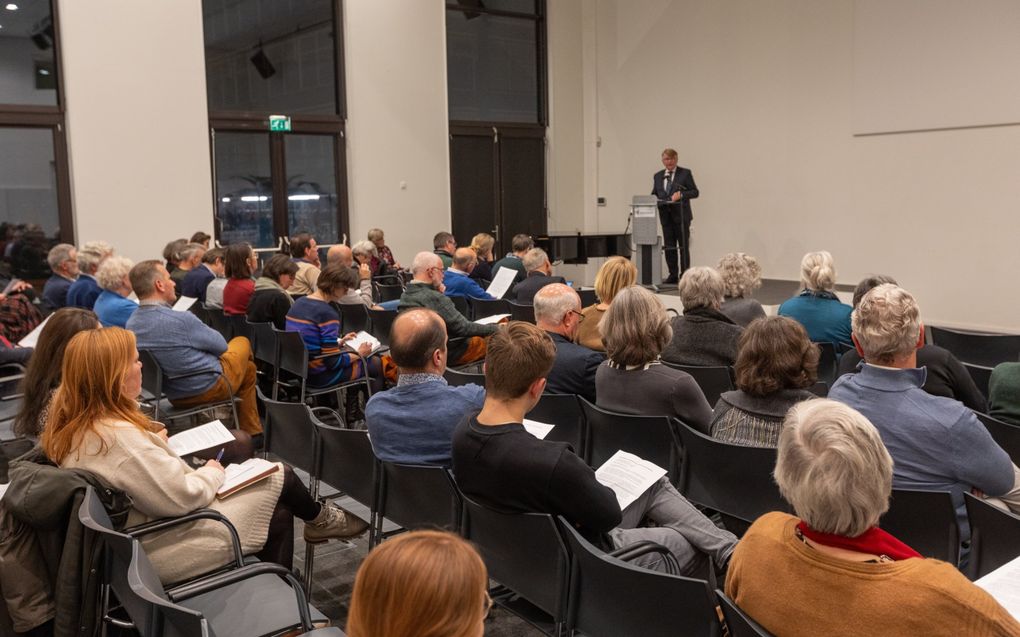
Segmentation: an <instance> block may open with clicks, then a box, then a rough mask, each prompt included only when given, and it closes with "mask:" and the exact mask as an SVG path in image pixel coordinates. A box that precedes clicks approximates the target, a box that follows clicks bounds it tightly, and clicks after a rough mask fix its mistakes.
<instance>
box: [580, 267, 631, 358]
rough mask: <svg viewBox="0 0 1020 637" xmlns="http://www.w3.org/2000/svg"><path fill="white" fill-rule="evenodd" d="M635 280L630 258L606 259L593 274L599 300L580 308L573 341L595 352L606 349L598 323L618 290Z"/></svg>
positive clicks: (628, 285)
mask: <svg viewBox="0 0 1020 637" xmlns="http://www.w3.org/2000/svg"><path fill="white" fill-rule="evenodd" d="M636 282H637V267H636V266H635V265H634V264H633V263H631V261H630V259H625V258H624V257H619V256H617V257H609V258H608V259H606V262H605V263H603V264H602V267H601V268H599V271H598V274H596V275H595V295H596V296H597V297H598V298H599V301H598V303H595V304H594V305H589V306H588V307H586V308H584V309H583V310H581V324H580V325H579V326H578V328H577V335H576V336H575V337H574V342H576V343H577V344H578V345H584V346H585V347H587V348H588V349H593V350H595V351H597V352H604V351H606V346H605V344H604V343H603V342H602V332H600V331H599V324H600V323H601V322H602V318H603V317H604V316H605V315H606V312H607V311H608V310H609V306H610V304H611V303H612V302H613V299H615V298H616V295H617V294H619V293H620V290H622V289H624V288H627V287H630V286H632V285H634V284H635V283H636Z"/></svg>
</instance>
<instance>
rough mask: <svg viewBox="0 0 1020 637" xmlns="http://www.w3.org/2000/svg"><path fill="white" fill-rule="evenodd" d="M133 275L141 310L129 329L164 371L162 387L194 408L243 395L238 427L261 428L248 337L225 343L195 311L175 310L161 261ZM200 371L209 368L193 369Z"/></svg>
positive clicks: (141, 265) (175, 401)
mask: <svg viewBox="0 0 1020 637" xmlns="http://www.w3.org/2000/svg"><path fill="white" fill-rule="evenodd" d="M129 276H130V277H131V287H132V289H134V291H135V294H137V295H138V309H137V310H135V313H134V314H132V315H131V318H130V319H128V322H127V329H129V330H131V331H132V332H134V333H135V336H136V337H137V338H138V348H139V349H144V350H147V351H148V352H149V353H150V354H152V356H153V357H154V358H155V359H156V361H157V362H158V363H159V366H160V367H161V368H162V369H163V372H164V373H165V374H166V376H164V378H163V391H164V392H165V393H166V397H167V398H169V399H170V402H171V403H173V405H175V406H177V407H194V406H195V405H203V404H206V403H209V402H212V401H216V400H224V399H227V398H230V397H231V396H236V397H237V398H240V399H241V404H240V405H238V407H237V417H238V420H239V422H238V423H237V426H238V428H239V429H241V430H242V431H244V432H246V433H248V434H250V435H252V436H255V435H257V434H259V433H261V432H262V424H261V423H260V422H259V414H258V405H257V403H256V398H255V363H254V361H253V359H252V355H251V343H249V342H248V339H247V338H244V337H243V336H239V337H237V338H233V339H231V340H230V343H227V342H226V341H225V340H223V336H221V335H220V333H219V332H217V331H216V330H214V329H212V328H211V327H209V326H207V325H205V324H204V323H202V321H201V320H199V318H198V317H197V316H195V315H194V314H192V313H191V312H175V311H173V310H172V309H171V306H172V305H173V302H174V282H173V279H171V278H170V273H168V272H167V271H166V268H165V267H163V264H162V263H160V262H159V261H142V262H141V263H139V264H138V265H136V266H135V267H133V268H131V273H130V275H129ZM199 370H208V372H206V373H202V374H195V372H197V371H199ZM231 390H233V393H231Z"/></svg>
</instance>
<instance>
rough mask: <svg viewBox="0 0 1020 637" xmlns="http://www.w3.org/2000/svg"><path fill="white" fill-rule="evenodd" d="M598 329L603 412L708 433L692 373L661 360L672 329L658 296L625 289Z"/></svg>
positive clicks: (705, 407)
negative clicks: (668, 421) (673, 420)
mask: <svg viewBox="0 0 1020 637" xmlns="http://www.w3.org/2000/svg"><path fill="white" fill-rule="evenodd" d="M599 329H600V330H601V331H602V339H603V341H604V342H605V345H606V354H607V355H608V357H609V359H608V360H607V361H606V362H605V363H603V364H602V365H601V366H600V367H599V369H598V371H597V372H596V373H595V395H596V396H597V397H598V406H599V407H602V408H603V409H608V410H610V411H616V412H620V413H625V414H641V415H646V416H670V417H674V416H675V417H677V418H679V419H680V420H682V421H683V422H685V423H687V424H688V425H690V426H692V427H694V428H695V429H697V430H699V431H703V432H706V433H707V432H708V426H709V423H710V421H711V420H712V407H711V406H710V405H709V404H708V401H707V400H705V394H704V393H702V391H701V388H700V387H698V384H697V383H696V382H695V381H694V378H692V377H691V375H690V374H688V373H686V372H682V371H680V370H678V369H673V368H671V367H667V366H665V365H663V364H662V363H661V361H660V360H659V354H660V353H661V352H662V349H663V348H664V347H665V346H666V345H667V344H668V343H669V341H670V338H671V337H672V335H673V329H672V328H671V327H670V325H669V318H668V317H667V316H666V310H665V308H664V307H663V306H662V302H661V301H659V299H658V298H656V296H655V295H654V294H652V293H651V292H649V291H648V290H646V289H644V288H642V287H638V286H636V285H632V286H630V287H628V288H624V289H623V290H622V291H621V292H620V293H619V294H617V295H616V298H614V299H613V303H612V304H611V305H610V306H609V309H608V310H607V311H606V314H605V316H604V317H603V318H602V321H601V322H600V323H599Z"/></svg>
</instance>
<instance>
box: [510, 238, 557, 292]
mask: <svg viewBox="0 0 1020 637" xmlns="http://www.w3.org/2000/svg"><path fill="white" fill-rule="evenodd" d="M521 261H522V262H523V264H524V269H525V270H527V271H528V276H527V277H525V279H524V280H523V281H521V282H520V283H518V284H517V285H515V286H514V287H513V290H512V291H511V295H513V297H514V301H516V302H517V303H520V304H521V305H531V304H532V303H533V302H534V301H535V294H536V293H537V292H538V291H539V290H541V289H542V288H544V287H545V286H547V285H549V284H550V283H566V281H565V280H564V279H563V277H561V276H553V275H552V263H549V255H547V254H546V253H545V250H543V249H542V248H532V249H530V250H528V252H527V253H526V254H525V255H524V258H523V259H522V260H521Z"/></svg>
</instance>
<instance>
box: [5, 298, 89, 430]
mask: <svg viewBox="0 0 1020 637" xmlns="http://www.w3.org/2000/svg"><path fill="white" fill-rule="evenodd" d="M97 327H100V325H99V319H98V318H96V315H95V314H94V313H93V312H92V310H84V309H82V308H79V307H67V308H61V309H59V310H57V311H56V312H54V313H53V314H52V315H51V316H50V318H49V320H48V321H46V325H44V326H43V328H42V332H40V333H39V342H38V343H37V344H36V346H35V350H34V351H33V353H32V358H31V360H29V362H28V367H27V368H26V370H25V377H24V378H23V379H22V380H21V386H20V390H21V393H22V399H21V408H20V409H19V410H18V415H17V416H15V418H14V433H15V435H17V436H22V437H25V438H29V439H31V440H36V439H38V438H39V434H41V433H42V430H43V427H45V426H46V418H47V417H48V415H49V405H50V400H52V399H53V393H54V392H55V391H57V387H58V386H59V385H60V371H61V369H62V367H61V365H62V364H63V360H64V348H66V347H67V344H68V342H70V340H71V337H73V336H74V335H75V334H77V333H78V332H81V331H84V330H93V329H96V328H97Z"/></svg>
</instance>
